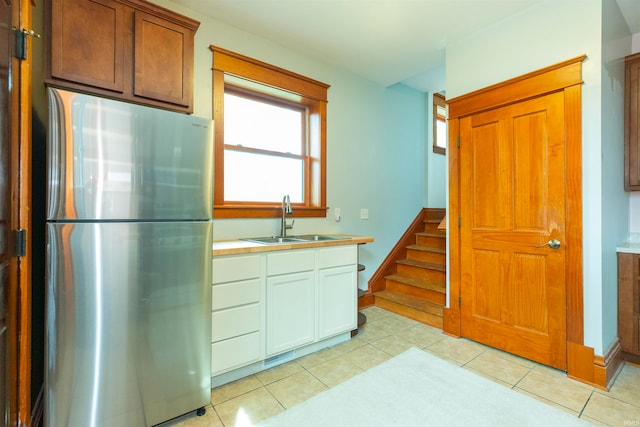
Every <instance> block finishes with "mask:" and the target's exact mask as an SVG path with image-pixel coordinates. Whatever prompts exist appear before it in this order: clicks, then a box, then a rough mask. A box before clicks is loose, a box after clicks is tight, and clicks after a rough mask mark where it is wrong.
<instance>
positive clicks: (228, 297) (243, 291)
mask: <svg viewBox="0 0 640 427" xmlns="http://www.w3.org/2000/svg"><path fill="white" fill-rule="evenodd" d="M258 301H260V279H251V280H245V281H242V282H232V283H223V284H221V285H213V289H212V291H211V307H212V309H213V311H216V310H222V309H225V308H231V307H235V306H238V305H245V304H251V303H252V302H258Z"/></svg>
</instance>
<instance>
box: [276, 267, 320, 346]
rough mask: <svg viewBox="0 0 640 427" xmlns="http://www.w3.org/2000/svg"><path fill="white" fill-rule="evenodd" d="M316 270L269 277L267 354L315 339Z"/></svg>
mask: <svg viewBox="0 0 640 427" xmlns="http://www.w3.org/2000/svg"><path fill="white" fill-rule="evenodd" d="M314 305H315V291H314V274H313V271H307V272H303V273H293V274H284V275H282V276H276V277H269V278H267V337H266V338H267V356H272V355H274V354H278V353H282V352H285V351H287V350H290V349H292V348H296V347H299V346H301V345H304V344H308V343H310V342H313V340H314V328H315V322H314V320H315V308H314Z"/></svg>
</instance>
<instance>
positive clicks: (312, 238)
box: [240, 234, 348, 245]
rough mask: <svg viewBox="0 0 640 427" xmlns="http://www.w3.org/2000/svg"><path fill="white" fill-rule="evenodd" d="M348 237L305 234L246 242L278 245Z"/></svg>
mask: <svg viewBox="0 0 640 427" xmlns="http://www.w3.org/2000/svg"><path fill="white" fill-rule="evenodd" d="M346 239H348V237H340V236H331V235H328V234H305V235H301V236H289V237H278V236H271V237H251V238H247V239H240V240H245V241H247V242H254V243H261V244H263V245H277V244H279V243H304V242H324V241H328V240H346Z"/></svg>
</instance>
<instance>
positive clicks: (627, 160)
mask: <svg viewBox="0 0 640 427" xmlns="http://www.w3.org/2000/svg"><path fill="white" fill-rule="evenodd" d="M624 189H625V190H627V191H634V190H635V191H638V190H640V53H636V54H635V55H630V56H627V57H626V58H625V95H624Z"/></svg>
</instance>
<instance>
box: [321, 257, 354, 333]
mask: <svg viewBox="0 0 640 427" xmlns="http://www.w3.org/2000/svg"><path fill="white" fill-rule="evenodd" d="M355 280H356V270H355V269H354V268H353V267H351V266H344V267H334V268H324V269H322V270H320V272H319V273H318V338H320V339H322V338H326V337H330V336H332V335H336V334H339V333H341V332H344V331H352V330H354V329H356V328H357V327H358V299H357V296H358V295H357V294H358V292H357V289H355V288H354V286H353V284H354V282H355Z"/></svg>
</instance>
